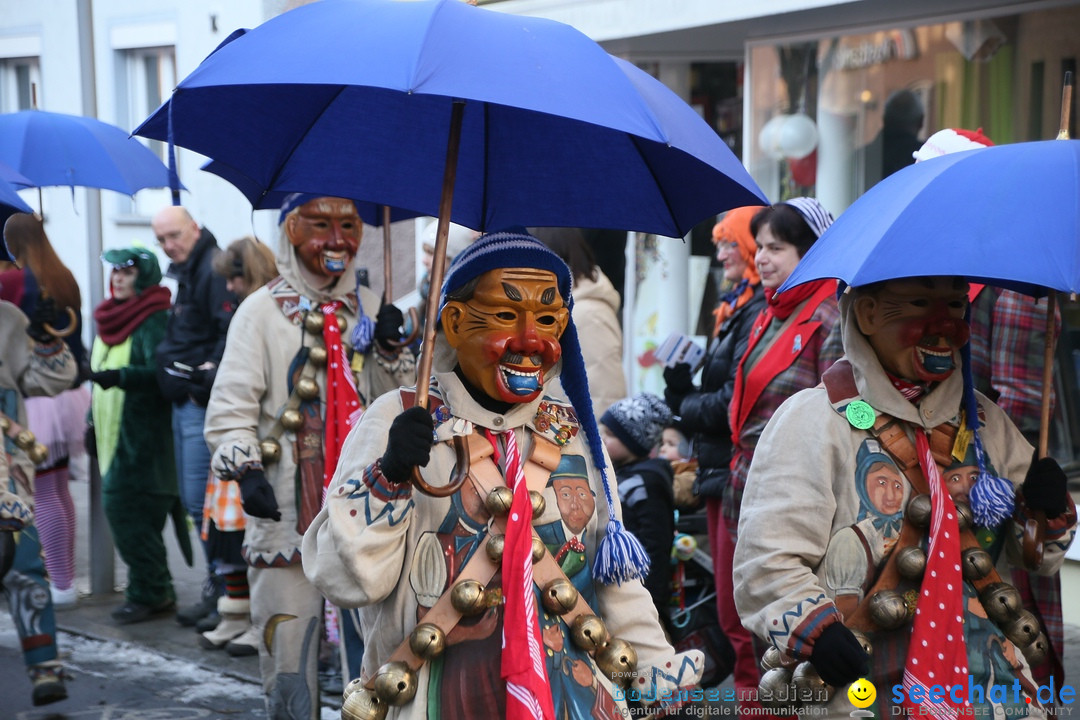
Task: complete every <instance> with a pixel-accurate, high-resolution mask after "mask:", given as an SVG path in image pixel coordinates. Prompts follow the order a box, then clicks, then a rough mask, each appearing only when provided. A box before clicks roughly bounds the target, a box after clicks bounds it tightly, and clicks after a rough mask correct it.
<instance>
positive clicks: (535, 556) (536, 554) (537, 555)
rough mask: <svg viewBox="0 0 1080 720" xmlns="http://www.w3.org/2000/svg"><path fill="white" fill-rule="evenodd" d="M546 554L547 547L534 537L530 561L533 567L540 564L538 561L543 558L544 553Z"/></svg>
mask: <svg viewBox="0 0 1080 720" xmlns="http://www.w3.org/2000/svg"><path fill="white" fill-rule="evenodd" d="M546 552H547V545H545V544H544V541H543V540H541V539H540V538H539V537H537V536H536V535H533V538H532V561H533V565H535V564H536V563H538V562H540V559H541V558H543V557H544V553H546Z"/></svg>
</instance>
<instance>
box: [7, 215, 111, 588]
mask: <svg viewBox="0 0 1080 720" xmlns="http://www.w3.org/2000/svg"><path fill="white" fill-rule="evenodd" d="M4 238H5V240H6V242H7V245H8V248H9V249H10V251H11V252H12V253H13V255H14V257H15V258H16V260H17V261H18V263H19V265H20V267H19V268H17V269H11V270H6V271H4V272H2V273H0V299H4V300H7V301H9V302H11V303H13V304H15V305H18V306H19V308H20V309H21V310H22V311H23V313H24V314H26V315H27V316H31V315H33V314H34V311H35V309H36V307H37V304H38V302H40V301H41V300H42V299H43V298H47V299H48V300H49V301H50V302H53V303H55V305H56V307H58V308H60V309H61V312H62V317H63V321H61V322H58V327H56V328H55V330H56V333H57V334H58V335H60V336H62V337H63V340H64V343H65V344H66V345H67V346H68V349H69V350H71V354H72V356H73V357H74V358H75V362H76V364H77V366H78V367H80V368H82V365H83V362H84V357H85V354H86V353H85V349H84V347H83V342H82V296H81V293H80V292H79V285H78V283H76V282H75V277H74V276H73V275H72V274H71V270H69V269H68V268H67V266H66V265H64V263H63V262H62V261H61V260H60V258H59V257H58V256H57V254H56V251H55V250H54V249H53V247H52V244H51V243H50V242H49V238H48V236H47V235H46V234H45V227H44V226H43V225H42V223H41V220H39V219H38V218H37V217H36V216H34V215H27V214H23V213H18V214H15V215H12V216H11V217H10V218H8V220H7V222H6V223H5V225H4ZM81 374H82V373H81V372H80V375H81ZM76 383H77V384H75V385H74V387H72V388H69V389H67V390H65V391H64V392H62V393H60V394H58V395H54V396H37V397H28V398H26V415H27V420H28V422H29V425H30V430H32V431H33V432H34V435H35V436H36V437H37V440H38V442H40V443H42V444H43V445H44V446H45V447H46V448H48V451H49V452H48V456H47V457H46V458H45V459H44V460H43V461H42V462H40V463H39V464H38V466H37V468H36V471H35V478H34V504H35V506H36V508H35V522H34V524H35V525H36V526H37V530H38V534H39V535H40V537H41V546H42V549H43V550H44V551H45V569H46V570H47V571H48V573H49V591H50V592H51V593H52V597H53V603H54V604H55V605H56V606H57V607H63V606H67V605H72V604H74V603H75V601H76V598H77V595H78V593H77V591H76V589H75V501H74V500H73V499H72V497H71V489H70V487H69V486H68V483H69V481H70V480H71V479H72V477H73V476H74V477H76V478H81V479H86V469H87V468H86V449H85V447H84V445H83V436H84V435H85V434H86V415H87V412H88V411H89V409H90V391H89V390H88V389H87V388H86V387H85V386H84V385H82V384H80V383H78V378H77V379H76Z"/></svg>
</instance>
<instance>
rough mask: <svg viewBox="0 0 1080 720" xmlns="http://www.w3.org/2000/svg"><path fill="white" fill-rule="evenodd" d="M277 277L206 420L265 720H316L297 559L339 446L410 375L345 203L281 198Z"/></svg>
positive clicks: (256, 301) (308, 612)
mask: <svg viewBox="0 0 1080 720" xmlns="http://www.w3.org/2000/svg"><path fill="white" fill-rule="evenodd" d="M280 224H281V238H280V241H279V247H278V252H277V266H278V271H279V272H280V273H281V275H280V276H279V277H277V278H275V279H274V280H272V281H270V282H269V283H268V284H267V285H265V286H263V287H262V288H259V289H258V290H256V291H255V292H253V293H252V294H251V295H249V296H248V297H247V298H246V299H245V300H244V302H243V304H242V305H241V306H240V308H239V309H238V310H237V312H236V315H235V318H234V320H233V322H232V324H231V325H230V327H229V335H228V340H227V342H226V345H225V355H224V357H223V358H222V361H221V366H220V368H219V369H218V374H217V379H216V381H215V383H214V388H213V392H212V393H211V396H210V404H209V406H208V408H207V414H206V441H207V443H209V445H210V447H211V448H213V449H214V454H213V461H212V468H213V471H214V473H215V474H216V475H217V476H218V477H220V478H222V479H225V480H234V481H236V482H238V483H239V486H240V493H241V498H242V502H243V506H244V512H245V513H246V514H247V515H248V517H247V526H246V529H245V537H244V555H245V557H246V559H247V562H248V565H249V573H248V577H249V581H250V584H251V621H252V625H253V626H254V627H255V629H256V630H257V633H258V635H259V637H260V642H259V664H260V670H261V673H262V680H263V689H264V691H265V693H266V700H267V712H268V715H269V717H270V718H271V719H272V720H281V719H284V718H287V719H289V720H308V719H309V718H316V717H318V713H319V690H318V679H317V670H318V666H317V661H318V647H319V639H320V632H321V631H320V627H321V626H320V623H321V619H322V617H323V597H322V595H321V594H320V593H319V590H318V589H317V588H316V587H315V586H313V585H312V584H311V583H310V582H308V580H307V579H306V578H305V577H304V574H303V571H302V569H301V566H300V542H301V536H302V535H303V533H304V531H305V530H306V529H307V527H308V525H309V524H310V523H311V521H312V520H313V519H314V518H315V516H316V514H317V513H318V511H319V508H320V507H322V501H323V493H324V488H325V486H326V483H327V482H329V479H330V477H331V476H332V475H333V469H334V467H335V466H336V464H337V458H338V453H339V452H340V448H341V443H342V441H343V440H344V438H345V436H346V435H347V434H348V432H349V429H350V428H351V427H352V424H353V422H354V420H355V418H356V417H357V416H358V415H359V414H360V412H361V411H362V410H363V408H364V405H365V404H366V403H367V402H370V401H373V400H374V399H375V398H376V397H378V396H379V395H380V394H381V393H383V392H386V391H389V390H391V389H396V388H397V387H399V386H400V385H402V384H403V383H406V382H412V381H413V376H414V375H415V372H416V371H415V362H414V359H413V356H412V353H411V351H409V350H407V349H399V348H397V347H395V346H394V345H393V344H392V341H394V340H398V339H400V326H401V324H402V321H403V318H402V314H401V311H400V310H398V309H397V308H396V307H394V306H393V305H386V306H384V307H382V308H380V306H379V299H378V298H377V297H376V296H375V294H374V293H373V292H371V291H370V290H369V289H367V288H366V287H363V286H360V285H358V284H357V273H356V268H355V263H354V259H355V257H356V251H357V249H358V248H359V245H360V239H361V233H362V230H363V224H362V223H361V221H360V217H359V215H358V214H357V212H356V207H355V204H354V203H353V201H351V200H345V199H342V198H330V197H318V196H312V195H292V196H289V197H288V198H287V199H286V201H285V204H284V205H283V207H282V212H281V219H280Z"/></svg>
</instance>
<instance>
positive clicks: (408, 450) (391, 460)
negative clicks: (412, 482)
mask: <svg viewBox="0 0 1080 720" xmlns="http://www.w3.org/2000/svg"><path fill="white" fill-rule="evenodd" d="M434 430H435V421H434V420H432V419H431V413H430V412H428V411H427V409H426V408H422V407H411V408H409V409H408V410H406V411H405V412H403V413H401V414H400V415H398V416H397V417H396V418H394V422H392V423H390V437H389V439H387V441H386V452H384V453H383V456H382V459H381V460H380V461H379V465H380V467H381V468H382V474H383V477H385V478H386V479H387V480H389V481H390V482H392V483H403V482H408V480H409V478H410V476H411V475H412V471H413V468H414V467H417V466H420V467H424V466H425V465H427V464H428V461H429V460H430V459H431V446H432V444H433V442H434V440H433V437H432V434H433V433H434Z"/></svg>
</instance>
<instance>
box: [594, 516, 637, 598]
mask: <svg viewBox="0 0 1080 720" xmlns="http://www.w3.org/2000/svg"><path fill="white" fill-rule="evenodd" d="M648 574H649V554H648V553H647V552H645V548H644V547H642V546H641V541H640V540H638V539H637V538H636V537H634V535H633V533H631V532H630V531H629V530H627V529H626V528H624V527H623V526H622V523H621V522H619V521H618V520H616V519H614V518H611V519H609V520H608V524H607V534H606V535H604V537H603V539H602V540H601V541H600V547H599V548H597V550H596V567H595V568H594V575H595V577H596V578H597V579H599V580H600V582H602V583H604V584H605V585H611V584H612V583H618V584H619V585H622V583H623V581H624V580H636V579H639V578H644V577H645V576H646V575H648Z"/></svg>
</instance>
